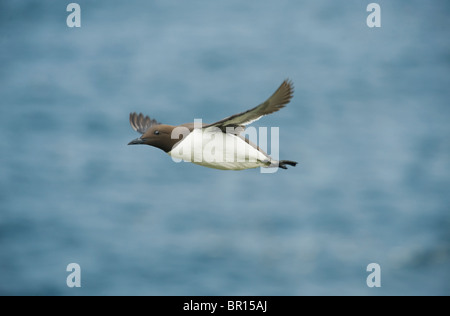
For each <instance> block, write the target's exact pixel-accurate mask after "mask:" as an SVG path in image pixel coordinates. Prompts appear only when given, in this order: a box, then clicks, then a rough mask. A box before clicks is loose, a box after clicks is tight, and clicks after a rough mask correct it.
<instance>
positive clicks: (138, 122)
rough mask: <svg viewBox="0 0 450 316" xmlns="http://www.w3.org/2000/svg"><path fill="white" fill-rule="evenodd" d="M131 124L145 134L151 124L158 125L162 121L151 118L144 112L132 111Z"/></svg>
mask: <svg viewBox="0 0 450 316" xmlns="http://www.w3.org/2000/svg"><path fill="white" fill-rule="evenodd" d="M130 124H131V127H132V128H133V129H134V130H135V131H136V132H138V133H141V134H145V132H146V131H147V130H148V129H149V128H150V126H152V125H158V124H160V123H158V122H157V121H156V120H153V119H151V118H149V117H148V116H144V115H143V114H142V113H139V114H137V113H130Z"/></svg>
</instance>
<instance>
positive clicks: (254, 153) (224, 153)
mask: <svg viewBox="0 0 450 316" xmlns="http://www.w3.org/2000/svg"><path fill="white" fill-rule="evenodd" d="M169 155H170V156H172V158H173V159H174V160H175V161H177V162H179V161H181V160H184V161H187V162H192V163H195V164H198V165H202V166H205V167H209V168H215V169H224V170H242V169H250V168H257V167H262V166H267V164H268V161H269V160H270V158H269V157H268V156H266V155H265V154H264V153H262V152H260V151H259V150H257V149H256V148H255V147H253V146H252V145H250V144H248V143H247V142H246V141H245V140H243V139H242V138H240V137H239V136H236V135H233V134H228V133H223V132H222V131H221V130H220V129H218V128H215V127H213V128H206V129H194V130H193V131H192V132H191V133H190V134H189V135H187V136H186V137H185V138H184V139H183V140H182V141H180V142H179V143H178V144H176V145H175V147H174V148H173V149H172V151H170V152H169Z"/></svg>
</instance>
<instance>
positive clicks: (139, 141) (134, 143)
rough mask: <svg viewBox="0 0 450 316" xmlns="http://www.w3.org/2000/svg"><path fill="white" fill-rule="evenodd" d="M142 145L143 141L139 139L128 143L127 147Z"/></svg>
mask: <svg viewBox="0 0 450 316" xmlns="http://www.w3.org/2000/svg"><path fill="white" fill-rule="evenodd" d="M142 144H144V140H143V139H142V138H140V137H139V138H136V139H133V140H132V141H131V142H129V143H128V145H142Z"/></svg>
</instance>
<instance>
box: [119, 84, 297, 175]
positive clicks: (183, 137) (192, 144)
mask: <svg viewBox="0 0 450 316" xmlns="http://www.w3.org/2000/svg"><path fill="white" fill-rule="evenodd" d="M293 92H294V88H293V83H292V81H290V80H289V79H286V80H284V81H283V83H282V84H281V85H280V86H279V88H278V89H277V90H276V91H275V92H274V93H273V94H272V96H271V97H269V98H268V99H267V100H266V101H264V102H263V103H261V104H260V105H258V106H256V107H254V108H252V109H250V110H247V111H245V112H242V113H238V114H234V115H231V116H229V117H226V118H224V119H222V120H220V121H217V122H215V123H212V124H206V123H202V122H194V123H186V124H181V125H178V126H173V125H166V124H161V123H159V122H158V121H157V120H155V119H154V118H150V117H149V116H144V115H143V114H142V113H139V114H137V113H136V112H133V113H130V125H131V127H132V128H133V129H134V130H135V131H136V132H138V133H140V134H141V136H140V137H139V138H136V139H134V140H132V141H131V142H129V143H128V145H149V146H153V147H156V148H159V149H161V150H163V151H164V152H165V153H167V154H169V155H170V156H171V157H172V159H173V160H174V161H176V162H179V161H188V162H192V163H194V164H198V165H201V166H204V167H208V168H213V169H220V170H244V169H252V168H258V167H262V168H282V169H287V166H288V165H289V166H294V167H295V166H296V165H297V162H295V161H291V160H276V159H273V158H272V157H270V156H269V155H268V154H267V153H266V152H264V151H263V150H262V149H261V148H259V147H258V146H257V145H256V144H254V143H252V142H251V141H250V140H249V139H247V138H245V137H243V136H242V135H241V133H242V132H243V131H244V130H245V127H246V126H247V125H249V124H251V123H253V122H255V121H257V120H259V119H260V118H261V117H263V116H265V115H269V114H272V113H274V112H277V111H278V110H280V109H282V108H283V107H285V106H286V104H288V103H289V102H290V100H291V98H292V97H293Z"/></svg>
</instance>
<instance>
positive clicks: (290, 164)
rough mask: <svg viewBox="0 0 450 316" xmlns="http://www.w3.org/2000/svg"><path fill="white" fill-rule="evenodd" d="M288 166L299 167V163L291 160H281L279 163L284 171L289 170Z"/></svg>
mask: <svg viewBox="0 0 450 316" xmlns="http://www.w3.org/2000/svg"><path fill="white" fill-rule="evenodd" d="M286 165H289V166H292V167H295V166H296V165H297V162H295V161H291V160H280V161H278V167H280V168H282V169H287V167H286Z"/></svg>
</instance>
